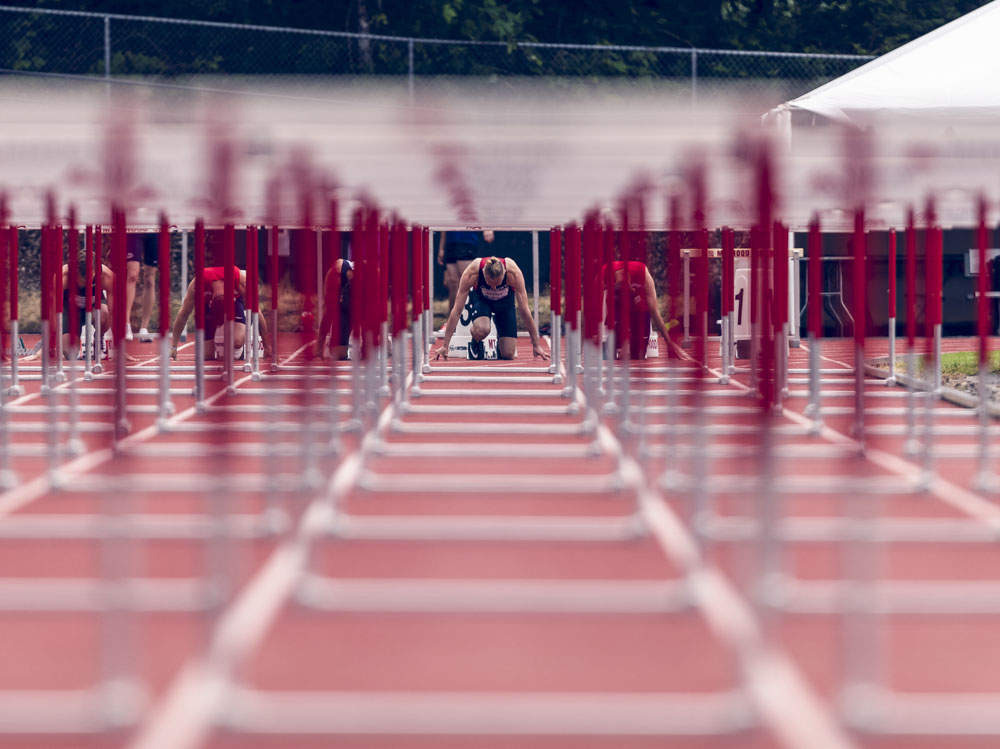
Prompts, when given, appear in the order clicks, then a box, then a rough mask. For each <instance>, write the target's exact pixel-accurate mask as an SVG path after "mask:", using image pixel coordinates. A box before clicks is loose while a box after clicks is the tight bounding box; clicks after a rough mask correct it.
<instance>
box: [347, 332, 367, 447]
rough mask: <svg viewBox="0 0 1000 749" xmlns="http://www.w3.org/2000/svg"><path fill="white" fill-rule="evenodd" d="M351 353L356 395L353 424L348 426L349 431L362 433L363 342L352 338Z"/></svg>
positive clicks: (352, 390) (353, 383)
mask: <svg viewBox="0 0 1000 749" xmlns="http://www.w3.org/2000/svg"><path fill="white" fill-rule="evenodd" d="M350 351H351V392H352V394H353V395H354V399H353V402H352V404H351V406H352V408H351V410H352V412H353V413H352V416H351V423H350V424H349V425H348V429H350V430H352V431H361V425H362V423H363V421H362V419H363V415H364V398H365V394H364V390H363V382H362V377H361V341H359V340H358V339H357V338H351V342H350Z"/></svg>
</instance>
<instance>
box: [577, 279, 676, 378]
mask: <svg viewBox="0 0 1000 749" xmlns="http://www.w3.org/2000/svg"><path fill="white" fill-rule="evenodd" d="M611 268H612V270H613V271H614V275H615V287H614V290H613V293H611V292H612V290H610V289H608V288H607V287H606V285H605V284H606V283H607V279H608V266H607V265H604V266H602V267H601V273H600V275H599V276H598V278H596V279H595V283H598V284H600V285H602V286H604V291H605V295H604V298H605V310H608V305H611V304H614V305H615V307H614V310H615V348H616V349H617V350H616V352H615V358H619V357H621V355H622V346H623V344H624V341H623V340H622V338H623V336H622V327H621V317H620V315H619V314H618V311H619V310H620V309H621V307H620V306H619V305H620V303H621V294H622V293H625V292H626V290H627V293H629V294H631V296H632V299H631V303H630V304H631V308H632V316H631V318H630V320H629V358H630V359H645V358H646V349H647V348H648V347H649V333H650V323H652V325H653V326H655V327H656V332H657V333H659V335H660V337H661V338H662V339H663V340H664V342H666V340H667V330H668V328H667V326H666V325H665V324H664V322H663V318H662V317H661V316H660V306H659V303H658V302H657V300H656V284H654V283H653V277H652V276H651V275H650V274H649V268H647V267H646V264H645V263H641V262H639V261H638V260H630V261H629V264H628V280H627V281H626V279H625V261H623V260H616V261H614V262H613V263H612V264H611ZM604 324H605V325H607V324H608V316H607V314H606V316H605V320H604ZM676 324H677V323H676V322H671V327H673V326H674V325H676ZM661 350H662V351H664V352H666V350H667V347H666V345H664V346H663V348H662V349H661Z"/></svg>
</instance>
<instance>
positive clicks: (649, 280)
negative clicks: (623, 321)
mask: <svg viewBox="0 0 1000 749" xmlns="http://www.w3.org/2000/svg"><path fill="white" fill-rule="evenodd" d="M646 306H647V307H648V308H649V314H650V315H651V316H652V318H653V326H654V327H655V328H656V332H657V333H659V334H660V337H661V338H663V340H664V341H666V340H667V326H666V325H664V324H663V318H662V317H661V316H660V305H659V304H658V303H657V301H656V284H654V283H653V277H652V276H651V275H650V273H649V268H646ZM663 350H664V351H666V350H667V349H666V348H665V347H664V349H663Z"/></svg>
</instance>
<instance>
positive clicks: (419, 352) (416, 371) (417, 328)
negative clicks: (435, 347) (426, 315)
mask: <svg viewBox="0 0 1000 749" xmlns="http://www.w3.org/2000/svg"><path fill="white" fill-rule="evenodd" d="M412 328H413V333H412V335H411V336H410V341H411V343H412V345H413V355H412V357H411V359H412V362H411V363H412V365H413V366H412V371H413V380H412V381H411V382H410V397H411V398H418V397H420V382H421V380H422V379H423V378H422V377H421V374H420V370H421V367H422V365H423V350H424V341H423V335H422V333H423V326H422V324H421V321H420V320H419V319H417V320H414V321H413V324H412Z"/></svg>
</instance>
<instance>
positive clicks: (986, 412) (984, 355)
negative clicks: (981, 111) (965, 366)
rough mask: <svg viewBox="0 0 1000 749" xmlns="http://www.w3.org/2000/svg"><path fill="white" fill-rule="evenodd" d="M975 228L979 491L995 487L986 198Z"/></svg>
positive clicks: (982, 203) (980, 203)
mask: <svg viewBox="0 0 1000 749" xmlns="http://www.w3.org/2000/svg"><path fill="white" fill-rule="evenodd" d="M978 208H979V227H978V229H977V231H976V254H977V256H978V259H979V278H978V279H976V280H977V282H978V283H977V290H978V292H979V295H978V297H977V298H976V321H977V323H978V325H977V329H978V330H977V332H978V333H979V373H978V374H979V376H978V378H977V388H976V389H977V391H978V393H977V394H978V396H979V474H978V476H977V477H976V484H977V486H978V488H979V489H980V490H983V491H985V490H987V489H988V488H990V487H991V486H995V485H996V476H995V475H993V472H992V471H991V470H990V421H991V419H990V409H989V392H988V389H987V387H986V377H987V373H988V371H989V353H990V352H989V334H990V307H989V298H988V297H987V294H988V293H989V290H990V279H989V270H988V268H987V265H986V249H987V247H988V246H989V241H990V240H989V232H988V231H987V229H986V198H985V197H982V196H980V198H979V206H978Z"/></svg>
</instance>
